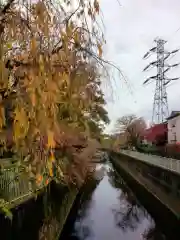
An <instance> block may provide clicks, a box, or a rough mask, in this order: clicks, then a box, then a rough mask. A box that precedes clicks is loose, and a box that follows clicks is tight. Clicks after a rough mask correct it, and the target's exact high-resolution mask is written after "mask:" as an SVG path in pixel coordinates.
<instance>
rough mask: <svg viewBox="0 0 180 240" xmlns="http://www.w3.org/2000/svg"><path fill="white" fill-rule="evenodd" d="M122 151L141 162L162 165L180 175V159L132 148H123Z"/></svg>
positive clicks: (161, 166)
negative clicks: (136, 150) (137, 150)
mask: <svg viewBox="0 0 180 240" xmlns="http://www.w3.org/2000/svg"><path fill="white" fill-rule="evenodd" d="M121 153H122V154H124V155H127V156H130V157H132V158H134V159H136V160H139V161H141V162H145V163H148V164H150V165H153V166H156V167H160V168H163V169H165V170H168V171H171V172H174V173H176V174H178V175H180V160H176V159H173V158H165V157H160V156H156V155H149V154H145V153H140V152H135V151H131V150H121Z"/></svg>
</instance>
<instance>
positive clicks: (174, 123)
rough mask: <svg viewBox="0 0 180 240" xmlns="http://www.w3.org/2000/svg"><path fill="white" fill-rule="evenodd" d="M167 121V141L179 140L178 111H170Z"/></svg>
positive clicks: (174, 141) (179, 114)
mask: <svg viewBox="0 0 180 240" xmlns="http://www.w3.org/2000/svg"><path fill="white" fill-rule="evenodd" d="M167 121H168V143H169V144H172V143H177V142H180V111H172V112H171V115H170V116H169V117H168V118H167Z"/></svg>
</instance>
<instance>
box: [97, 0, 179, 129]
mask: <svg viewBox="0 0 180 240" xmlns="http://www.w3.org/2000/svg"><path fill="white" fill-rule="evenodd" d="M119 1H120V4H121V6H120V5H119V3H118V1H117V0H101V1H100V3H101V10H102V12H103V18H104V19H103V20H104V25H105V36H106V40H107V44H106V47H105V52H104V54H105V58H106V59H108V60H110V61H113V62H114V63H115V64H116V65H118V66H119V67H120V68H121V69H122V71H123V73H124V74H125V76H127V78H128V83H129V85H130V86H131V90H130V89H129V87H128V86H127V84H125V82H124V81H123V79H121V78H119V76H118V75H117V74H115V82H113V91H114V97H111V96H110V95H111V92H110V91H109V90H108V88H107V89H106V93H107V100H108V103H107V110H108V112H109V116H110V119H111V120H112V123H111V124H110V126H109V127H108V128H107V129H108V130H111V129H112V126H113V125H114V123H115V121H116V119H117V118H118V117H120V116H122V115H125V114H129V113H135V114H137V115H138V116H143V117H145V118H146V119H147V120H151V117H152V104H153V95H154V89H155V84H154V83H152V84H150V85H148V86H146V87H144V86H142V83H143V81H144V80H145V79H146V78H147V77H149V76H151V75H153V74H156V72H155V71H153V70H152V71H148V72H142V70H143V68H144V67H145V66H146V65H147V64H148V63H149V61H150V60H153V56H152V57H151V58H149V59H147V60H143V59H142V57H143V55H144V54H145V53H146V52H147V51H148V50H149V49H150V48H151V47H153V46H155V45H154V43H153V40H154V39H155V38H156V37H161V38H163V39H164V40H167V41H168V42H167V43H166V44H165V48H166V49H167V50H169V51H171V50H174V49H176V48H180V1H179V0H119ZM178 29H179V30H178ZM177 30H178V31H177ZM177 62H180V51H179V53H178V54H177V55H176V56H174V57H172V58H171V59H169V63H177ZM167 76H168V77H176V76H180V67H179V68H176V69H174V70H171V71H170V72H169V73H168V75H167ZM167 90H168V101H169V110H170V112H171V110H180V104H179V100H180V81H179V82H176V83H174V84H172V86H169V87H168V88H167ZM131 91H132V93H131ZM113 98H114V99H113Z"/></svg>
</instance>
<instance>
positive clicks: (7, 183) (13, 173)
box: [0, 159, 45, 208]
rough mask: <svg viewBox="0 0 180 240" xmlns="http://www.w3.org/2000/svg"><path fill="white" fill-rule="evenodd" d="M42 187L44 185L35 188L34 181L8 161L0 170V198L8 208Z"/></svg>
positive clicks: (20, 168) (21, 169)
mask: <svg viewBox="0 0 180 240" xmlns="http://www.w3.org/2000/svg"><path fill="white" fill-rule="evenodd" d="M8 161H9V164H8ZM44 186H45V185H44V184H41V185H38V186H37V184H36V183H35V180H31V179H30V177H29V175H28V173H27V172H26V171H25V169H24V168H22V167H20V166H17V164H12V163H11V161H10V160H9V159H7V162H6V164H5V167H4V168H3V169H0V198H2V199H4V200H5V202H6V205H8V206H9V207H10V208H11V207H14V206H16V205H19V204H20V203H21V202H23V201H25V200H27V199H29V198H31V197H32V196H33V195H34V193H35V192H37V191H38V190H40V189H42V188H43V187H44Z"/></svg>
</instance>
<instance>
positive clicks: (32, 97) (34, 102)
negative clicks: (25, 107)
mask: <svg viewBox="0 0 180 240" xmlns="http://www.w3.org/2000/svg"><path fill="white" fill-rule="evenodd" d="M31 103H32V106H33V107H35V106H36V95H35V93H34V92H33V93H32V94H31Z"/></svg>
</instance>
